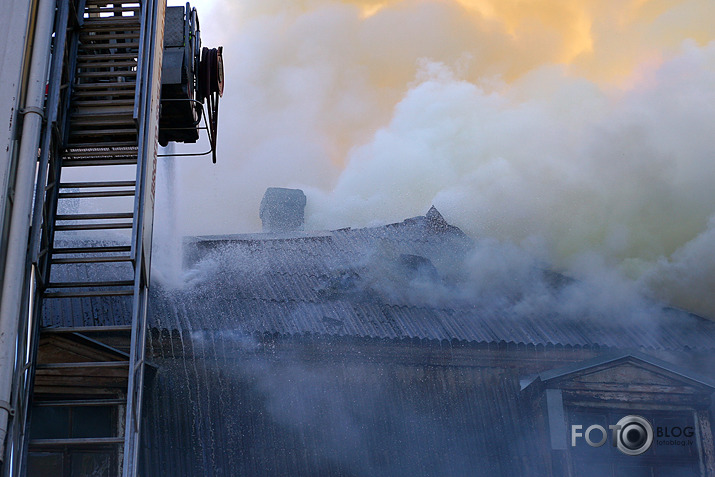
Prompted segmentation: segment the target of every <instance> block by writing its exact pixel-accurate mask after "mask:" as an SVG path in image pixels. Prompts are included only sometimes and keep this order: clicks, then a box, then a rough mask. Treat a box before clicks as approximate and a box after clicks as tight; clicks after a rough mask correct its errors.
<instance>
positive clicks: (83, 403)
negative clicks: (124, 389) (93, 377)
mask: <svg viewBox="0 0 715 477" xmlns="http://www.w3.org/2000/svg"><path fill="white" fill-rule="evenodd" d="M43 331H44V330H43ZM126 403H127V400H126V399H63V400H58V401H34V402H33V403H32V405H33V406H35V407H65V406H72V407H92V406H123V405H125V404H126Z"/></svg>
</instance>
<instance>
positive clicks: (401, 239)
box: [44, 209, 715, 350]
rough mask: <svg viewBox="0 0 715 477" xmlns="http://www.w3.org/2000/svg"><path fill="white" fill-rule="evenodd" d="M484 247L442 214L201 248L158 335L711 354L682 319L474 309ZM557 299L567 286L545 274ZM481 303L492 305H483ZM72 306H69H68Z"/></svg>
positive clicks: (104, 319) (124, 310)
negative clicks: (468, 278) (472, 271)
mask: <svg viewBox="0 0 715 477" xmlns="http://www.w3.org/2000/svg"><path fill="white" fill-rule="evenodd" d="M474 247H479V244H478V243H476V244H475V243H474V242H473V241H472V240H471V239H469V238H468V237H467V236H466V235H465V234H464V233H462V232H461V231H460V230H459V229H458V228H456V227H453V226H451V225H449V224H447V222H446V221H445V220H444V219H443V218H442V216H441V215H439V213H438V212H437V211H436V210H435V209H431V210H430V212H429V213H428V214H427V215H426V216H422V217H415V218H412V219H407V220H405V221H403V222H400V223H397V224H391V225H387V226H382V227H372V228H363V229H341V230H336V231H332V232H324V233H317V234H309V233H293V234H283V235H271V234H252V235H235V236H214V237H198V238H194V239H191V240H190V241H189V242H188V243H187V244H186V248H187V249H188V251H189V256H190V260H191V262H192V263H191V264H190V265H191V271H190V273H189V274H188V278H187V284H186V285H184V286H183V287H181V288H178V289H173V290H166V289H163V288H162V287H161V286H154V287H153V293H152V301H151V317H150V322H151V326H153V327H156V328H160V329H180V330H189V331H197V330H204V331H215V332H219V331H221V330H231V331H237V332H240V333H245V334H247V335H256V334H259V335H263V334H268V335H278V336H301V335H312V336H328V337H330V336H333V337H343V338H375V339H387V340H415V339H416V340H434V341H457V342H465V343H498V342H506V343H517V344H526V345H556V346H559V345H560V346H573V347H607V348H619V349H626V348H648V349H666V350H683V349H713V348H715V323H713V322H711V321H709V320H706V319H704V318H701V317H697V316H695V315H692V314H688V313H685V312H682V311H678V310H672V309H669V310H668V309H665V310H664V309H662V308H661V307H656V306H654V307H653V310H657V313H655V314H654V315H653V316H652V317H649V318H648V319H647V320H642V319H641V320H630V319H628V320H626V319H625V318H623V319H622V318H621V317H619V316H611V317H609V318H608V319H604V317H602V316H587V315H584V314H582V313H576V314H572V315H568V314H566V315H564V314H563V313H560V312H555V311H554V312H552V311H550V310H542V311H540V312H538V313H534V312H524V311H518V310H517V309H516V308H515V307H513V306H511V304H510V303H509V300H511V299H512V298H510V297H508V296H506V297H499V296H490V297H489V300H488V301H485V300H484V299H472V297H471V296H470V295H469V293H464V289H463V287H461V284H460V280H461V279H462V278H463V277H461V276H460V275H459V274H458V273H452V272H451V271H452V270H454V269H455V265H456V264H460V263H463V261H464V257H465V256H466V255H467V254H468V253H469V251H470V250H472V249H473V248H474ZM537 274H539V277H538V279H539V280H545V281H548V282H549V283H552V284H553V286H554V287H559V286H560V283H564V282H568V279H566V278H565V277H562V276H560V275H558V274H555V273H552V272H548V271H544V270H538V271H537ZM482 298H483V297H482ZM59 302H62V303H59ZM129 307H130V302H129V301H128V300H123V301H118V300H112V299H107V298H92V299H90V298H83V299H72V300H54V301H50V302H48V303H47V304H46V306H45V309H46V313H45V318H44V323H45V325H46V326H80V325H96V324H124V323H126V320H127V318H126V317H127V316H128V311H129V309H130V308H129Z"/></svg>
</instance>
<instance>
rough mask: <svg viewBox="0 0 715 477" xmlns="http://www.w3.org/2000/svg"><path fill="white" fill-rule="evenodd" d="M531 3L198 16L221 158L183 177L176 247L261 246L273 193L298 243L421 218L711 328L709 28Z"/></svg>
mask: <svg viewBox="0 0 715 477" xmlns="http://www.w3.org/2000/svg"><path fill="white" fill-rule="evenodd" d="M531 3H534V2H531ZM531 3H530V2H518V1H514V2H490V1H480V2H477V1H468V0H463V1H456V0H454V1H447V0H444V1H438V0H432V1H429V0H404V1H401V2H397V1H384V2H360V1H354V2H343V1H338V0H332V1H331V0H312V1H291V2H288V1H277V0H275V1H265V0H264V1H243V2H240V3H234V2H224V3H220V2H214V3H213V4H212V8H211V9H209V10H210V11H209V12H207V11H206V9H205V8H204V10H201V13H202V26H203V27H204V29H203V32H202V33H203V38H204V43H205V44H207V45H211V46H214V45H216V44H219V43H221V44H223V45H224V46H225V58H226V64H227V68H228V69H227V72H226V77H227V81H226V95H225V97H224V99H223V101H222V110H221V125H220V138H219V148H220V151H219V152H220V155H219V160H218V162H219V163H218V165H217V166H215V167H212V166H211V165H210V164H208V162H207V161H205V160H204V161H200V162H196V163H190V162H183V163H182V164H181V167H180V168H179V172H178V175H179V177H180V184H179V187H180V189H179V190H181V191H182V192H181V193H180V195H181V199H180V204H179V205H180V211H181V212H180V214H179V221H180V222H181V223H182V227H183V230H181V233H185V234H211V233H237V232H246V231H256V230H259V227H260V222H259V220H258V213H257V212H258V204H259V202H260V199H261V196H262V194H263V192H264V191H265V189H266V187H269V186H288V187H302V188H303V189H304V190H305V191H306V194H307V195H308V208H307V211H306V212H307V228H314V229H330V228H337V227H343V226H363V225H370V224H377V223H386V222H390V221H399V220H402V219H404V218H405V217H409V216H414V215H421V214H424V212H425V211H426V210H427V209H428V208H429V206H430V205H431V204H435V205H436V206H437V208H438V209H439V210H440V211H441V212H442V213H443V214H444V216H445V217H446V219H447V220H448V221H449V222H450V223H454V224H455V225H458V226H459V227H461V228H462V229H463V230H465V231H466V232H467V233H469V234H470V235H471V236H473V237H489V238H494V239H497V240H502V241H510V242H514V243H516V244H519V245H520V246H522V247H524V248H525V249H526V250H530V248H531V245H530V244H533V243H538V244H540V245H539V250H541V253H542V254H543V255H545V257H543V258H546V259H547V260H548V261H550V262H551V263H553V264H554V265H555V266H556V267H557V268H560V269H565V270H570V271H575V272H576V274H577V275H581V276H585V275H588V273H587V272H585V271H584V267H583V264H584V263H590V261H589V260H588V259H585V258H584V257H594V256H595V257H598V259H594V261H595V262H598V263H599V264H602V265H603V266H605V267H609V268H610V269H612V270H615V273H618V274H621V275H623V276H626V277H629V278H630V279H631V280H634V281H636V283H637V285H638V287H639V288H640V287H646V288H648V289H649V290H650V291H651V293H652V294H653V295H654V296H655V297H658V298H662V299H665V300H668V301H670V302H672V303H674V304H676V305H680V306H684V307H686V308H689V309H692V310H694V311H697V312H700V313H704V314H708V315H710V316H715V300H712V299H711V298H710V294H711V292H710V290H712V289H714V288H715V258H713V254H712V250H713V249H715V225H713V223H715V188H714V187H712V184H713V183H714V182H715V160H714V158H715V139H713V138H715V86H714V85H715V42H713V41H712V39H713V35H714V33H713V32H715V28H712V27H713V26H714V25H713V24H712V23H713V21H714V20H713V18H715V11H713V9H715V7H714V6H713V4H712V3H711V2H707V1H680V2H675V1H674V2H670V3H669V4H668V5H660V4H659V6H658V5H655V3H658V2H655V3H654V2H643V1H637V0H632V1H628V2H621V1H619V2H615V3H614V2H599V4H598V5H592V4H591V3H592V2H586V1H584V2H566V3H564V2H551V3H553V5H551V7H552V10H553V11H554V12H557V13H554V14H553V15H552V16H550V15H551V14H549V13H548V12H549V11H550V10H549V8H546V6H543V8H542V7H537V6H536V5H535V4H534V5H531ZM542 3H543V2H542ZM546 3H549V2H546ZM198 6H199V8H202V6H201V4H199V5H198ZM529 11H531V14H529ZM530 15H531V16H530ZM708 19H709V20H708ZM207 25H211V27H210V28H209V27H207ZM563 25H566V26H563ZM708 31H709V33H708ZM187 161H188V160H187Z"/></svg>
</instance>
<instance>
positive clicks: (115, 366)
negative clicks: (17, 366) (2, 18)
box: [16, 0, 165, 477]
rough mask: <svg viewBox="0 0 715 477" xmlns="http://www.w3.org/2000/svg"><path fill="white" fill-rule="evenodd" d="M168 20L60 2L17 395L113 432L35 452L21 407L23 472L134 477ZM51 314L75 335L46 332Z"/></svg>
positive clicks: (151, 2)
mask: <svg viewBox="0 0 715 477" xmlns="http://www.w3.org/2000/svg"><path fill="white" fill-rule="evenodd" d="M164 8H165V2H164V1H163V0H134V1H129V0H125V1H121V0H120V1H118V0H59V1H58V12H57V19H56V27H55V38H54V44H53V48H54V50H53V59H52V65H51V76H50V84H49V91H48V99H47V111H48V112H49V117H48V123H47V127H46V132H45V136H44V138H43V147H42V149H41V150H42V156H41V160H40V167H39V172H38V189H37V197H42V196H44V200H41V199H40V200H36V207H35V215H34V220H35V223H34V224H33V242H32V244H31V253H33V252H34V255H33V265H32V267H33V268H32V272H33V273H34V276H35V283H36V284H37V290H36V293H35V297H34V310H33V311H34V313H35V314H34V316H35V319H34V327H35V328H34V329H35V332H34V333H33V332H32V331H29V332H28V333H29V334H30V335H31V338H30V340H29V341H30V342H31V343H32V344H31V349H30V354H29V356H30V358H29V359H28V363H27V366H26V367H27V368H28V369H29V372H28V373H27V375H28V376H29V377H27V378H21V379H20V381H21V382H20V383H19V384H17V385H16V386H17V388H18V391H19V392H18V394H22V393H24V394H25V395H26V396H27V398H28V399H27V401H28V402H30V403H32V406H33V409H35V410H36V411H33V412H36V414H37V415H38V416H45V415H46V414H43V411H42V410H43V409H48V408H49V409H53V410H54V411H53V412H56V413H62V412H66V413H67V414H66V415H68V416H69V415H72V416H76V420H79V419H82V416H89V415H92V414H91V413H89V414H88V413H87V412H86V411H85V410H86V409H90V408H91V409H97V408H101V409H103V410H105V411H107V415H111V416H112V418H113V420H114V422H113V424H112V425H111V426H110V427H111V429H110V430H109V431H108V432H107V433H106V435H105V434H103V435H97V434H96V432H95V433H93V434H92V435H84V434H82V431H75V430H73V429H69V430H67V433H66V435H64V434H63V435H61V436H55V435H50V436H49V437H48V436H47V435H42V436H41V437H39V438H38V437H33V434H37V429H39V428H41V427H42V422H39V421H40V418H38V421H37V422H36V421H33V419H32V416H31V415H30V414H31V412H30V409H29V406H28V405H25V406H24V407H23V406H20V407H19V408H20V411H21V413H20V414H21V417H20V418H18V419H19V420H22V421H23V422H27V424H26V429H27V431H26V432H22V433H21V434H22V436H23V441H22V444H21V445H20V447H22V448H23V451H22V452H23V454H24V458H21V459H20V461H23V460H24V461H27V456H28V454H32V453H44V454H47V455H55V456H62V457H61V459H63V464H62V467H63V470H62V475H63V476H66V475H72V476H74V475H85V474H84V473H85V472H95V471H96V472H99V473H97V474H96V475H117V476H118V475H123V476H125V477H133V476H135V475H136V474H137V462H138V450H139V430H140V422H141V400H142V388H143V380H144V369H145V360H144V358H145V337H146V312H147V285H148V277H149V261H150V253H151V250H150V248H151V247H150V237H151V221H152V217H153V192H154V191H153V188H154V186H153V180H154V177H155V176H154V174H155V170H156V126H157V124H158V79H157V78H156V77H157V76H158V74H157V66H156V65H157V63H158V65H159V69H160V64H161V49H162V48H163V27H162V25H163V15H164ZM157 45H158V47H157ZM147 237H148V239H147ZM49 308H52V309H53V310H55V311H56V310H61V311H62V313H63V314H65V315H66V316H65V318H66V319H65V322H62V323H51V322H49V321H48V317H47V316H45V317H44V318H40V317H41V313H42V310H43V309H45V310H47V309H49ZM87 309H101V310H105V311H106V310H112V312H111V314H112V316H113V319H112V321H108V320H102V319H99V318H98V316H96V315H100V314H105V315H106V314H107V313H100V314H95V313H88V312H87V311H86V310H87ZM32 327H33V326H32V324H31V326H30V328H32ZM33 363H34V366H33ZM79 424H80V423H79V422H76V423H75V425H77V426H79ZM33 429H35V432H33ZM87 455H95V456H99V457H98V458H95V459H94V461H93V460H92V458H90V459H89V460H87V458H86V456H87ZM73 459H74V460H73ZM81 459H84V460H83V461H82V462H81V463H80V464H77V462H79V461H80V460H81ZM88 462H89V464H87V463H88ZM93 462H94V464H96V468H95V469H94V470H92V469H90V470H88V469H87V465H92V463H93ZM78 469H80V470H78ZM26 473H27V469H25V471H24V472H23V475H27V474H26ZM30 475H32V474H30ZM91 475H94V474H91Z"/></svg>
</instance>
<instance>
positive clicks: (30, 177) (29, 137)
mask: <svg viewBox="0 0 715 477" xmlns="http://www.w3.org/2000/svg"><path fill="white" fill-rule="evenodd" d="M54 18H55V0H39V3H38V7H37V18H36V21H35V36H34V42H33V44H32V59H31V60H30V76H29V78H28V83H27V97H26V98H27V99H26V101H25V107H24V110H23V114H24V120H23V124H22V136H21V140H20V150H19V154H18V159H17V173H16V176H15V194H14V197H13V207H12V216H11V219H10V231H9V236H8V242H7V250H6V253H7V262H6V263H5V273H4V279H3V287H2V295H0V297H2V300H1V303H0V459H2V460H4V457H5V437H6V435H7V425H8V420H9V417H10V409H9V407H10V406H9V405H8V404H7V403H9V402H10V401H11V396H10V392H11V389H12V377H13V370H14V364H15V349H16V345H17V343H16V341H17V333H18V322H19V316H20V312H21V310H22V309H23V306H22V305H23V303H22V295H23V290H24V287H25V286H28V284H27V281H26V277H25V267H26V260H27V247H28V239H29V234H30V223H31V219H32V217H31V216H32V194H33V191H34V188H35V170H36V169H37V150H38V148H39V145H40V133H41V131H42V120H43V117H44V104H45V83H46V81H47V70H48V65H49V60H50V45H51V42H52V30H53V23H54Z"/></svg>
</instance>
